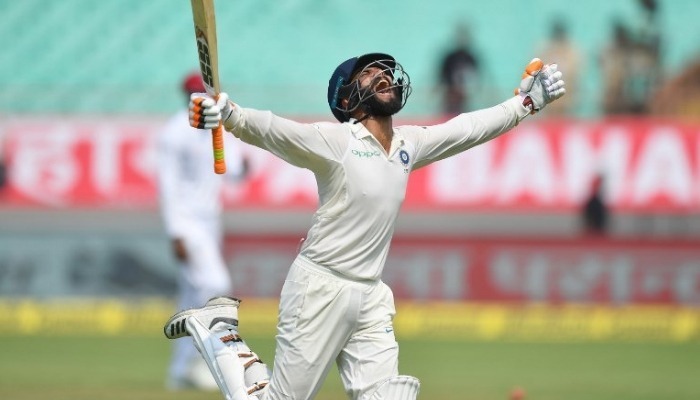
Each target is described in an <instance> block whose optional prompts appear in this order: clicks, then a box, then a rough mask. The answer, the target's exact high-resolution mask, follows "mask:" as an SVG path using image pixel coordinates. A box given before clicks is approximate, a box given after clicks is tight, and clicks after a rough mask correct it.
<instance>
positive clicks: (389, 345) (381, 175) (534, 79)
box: [165, 53, 565, 400]
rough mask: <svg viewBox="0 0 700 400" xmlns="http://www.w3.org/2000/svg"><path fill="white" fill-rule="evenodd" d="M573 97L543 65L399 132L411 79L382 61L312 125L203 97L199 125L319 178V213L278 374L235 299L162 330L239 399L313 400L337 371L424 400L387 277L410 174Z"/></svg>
mask: <svg viewBox="0 0 700 400" xmlns="http://www.w3.org/2000/svg"><path fill="white" fill-rule="evenodd" d="M564 93H565V85H564V81H563V80H562V74H561V72H560V71H558V70H557V65H556V64H549V65H547V64H544V63H543V62H542V61H540V60H539V59H533V60H532V61H531V62H530V63H529V64H528V65H527V67H526V68H525V73H524V74H523V76H522V80H521V81H520V85H519V86H518V88H517V89H516V90H515V95H514V96H513V97H511V98H509V99H507V100H505V101H504V102H502V103H500V104H497V105H495V106H493V107H491V108H486V109H482V110H478V111H474V112H470V113H465V114H461V115H458V116H456V117H454V118H453V119H451V120H449V121H447V122H445V123H442V124H438V125H433V126H394V124H393V116H394V115H395V114H396V113H398V112H399V111H400V110H401V109H402V108H403V106H404V105H405V104H406V100H407V99H408V97H409V95H410V94H411V80H410V77H409V75H408V74H407V73H406V71H405V70H404V68H403V66H402V65H401V64H400V63H398V62H397V61H396V60H395V59H394V57H392V56H390V55H388V54H382V53H371V54H365V55H362V56H359V57H353V58H350V59H348V60H346V61H344V62H343V63H341V64H340V65H339V66H338V67H337V68H336V69H335V71H334V72H333V74H332V76H331V78H330V80H329V84H328V94H327V99H328V105H329V106H330V109H331V112H332V113H333V115H334V116H335V118H336V119H337V120H338V121H339V123H331V122H319V123H312V124H302V123H298V122H294V121H291V120H288V119H284V118H281V117H278V116H276V115H275V114H273V113H271V112H270V111H259V110H254V109H250V108H243V107H241V106H239V105H237V104H234V103H233V102H231V101H230V100H229V98H228V95H227V94H226V93H221V94H220V96H219V98H218V100H214V99H213V98H211V97H209V96H207V95H206V94H201V93H199V94H198V93H195V94H193V95H192V96H191V103H190V124H191V125H192V126H193V127H197V128H204V129H211V128H213V127H215V126H217V124H219V122H220V121H221V122H222V123H223V126H224V128H225V129H226V130H227V131H229V132H231V133H232V134H233V135H234V136H235V137H237V138H239V139H240V140H242V141H243V142H245V143H249V144H251V145H253V146H257V147H260V148H262V149H265V150H267V151H269V152H271V153H272V154H275V155H276V156H278V157H280V158H281V159H283V160H285V161H287V162H289V163H290V164H292V165H295V166H298V167H301V168H307V169H309V170H311V171H312V172H313V173H314V175H315V177H316V181H317V184H318V196H319V206H318V210H317V211H316V213H315V214H314V216H313V223H312V226H311V228H310V229H309V231H308V234H307V236H306V240H305V241H304V242H303V245H302V247H301V249H300V251H299V254H298V255H297V257H296V259H295V260H294V262H293V263H292V265H291V268H290V269H289V273H288V275H287V278H286V280H285V282H284V286H283V287H282V292H281V295H280V306H279V316H278V324H277V336H276V350H275V360H274V366H273V369H272V373H271V375H268V371H267V368H266V367H265V365H264V364H262V362H261V361H260V360H259V358H258V357H257V356H256V355H255V353H254V352H252V351H251V350H250V349H249V348H248V346H247V345H246V344H245V342H244V341H243V340H242V339H241V338H240V336H239V335H238V306H239V300H237V299H233V298H227V297H218V298H214V299H212V300H210V301H209V302H208V303H206V304H205V305H204V306H203V307H202V308H199V309H191V310H185V311H182V312H180V313H178V314H175V315H174V316H173V317H171V319H170V320H169V321H168V322H167V323H166V325H165V335H166V336H167V337H168V338H171V339H175V338H179V337H183V336H187V335H190V336H192V338H193V339H194V342H195V345H196V347H197V348H198V349H199V351H200V353H201V354H202V356H203V357H204V359H205V360H206V361H207V364H208V366H209V368H210V370H211V372H212V374H213V376H214V378H215V380H216V381H217V383H218V385H219V388H220V389H221V391H222V393H223V394H224V397H225V398H226V399H229V400H246V399H264V400H267V399H274V400H283V399H295V400H305V399H312V398H314V397H315V395H316V394H317V392H318V390H319V389H320V388H321V385H322V383H323V381H324V379H325V377H326V375H327V373H328V371H329V370H330V368H331V366H332V364H333V362H335V363H336V364H337V366H338V370H339V372H340V378H341V380H342V383H343V385H344V387H345V391H346V393H347V395H348V397H349V398H351V399H355V400H380V399H391V400H414V399H416V397H417V396H418V391H419V387H420V384H419V381H418V379H416V378H414V377H410V376H405V375H400V374H399V366H398V355H399V346H398V344H397V342H396V339H395V336H394V329H393V318H394V315H395V313H396V310H395V307H394V299H393V294H392V292H391V289H390V288H389V287H388V286H387V285H386V284H384V282H382V280H381V278H382V270H383V269H384V263H385V261H386V258H387V253H388V252H389V244H390V242H391V238H392V234H393V233H394V224H395V221H396V218H397V215H398V213H399V209H400V207H401V203H402V202H403V199H404V196H405V193H406V184H407V182H408V176H409V174H410V173H411V172H412V171H415V170H417V169H419V168H422V167H425V166H426V165H429V164H431V163H433V162H436V161H439V160H442V159H443V158H446V157H449V156H452V155H455V154H457V153H460V152H462V151H465V150H468V149H470V148H471V147H474V146H476V145H479V144H481V143H485V142H487V141H489V140H492V139H494V138H496V137H498V136H500V135H502V134H504V133H505V132H507V131H509V130H510V129H511V128H513V127H514V126H516V125H517V124H518V123H519V122H520V121H522V120H523V119H524V118H526V117H527V116H528V115H531V114H534V113H537V112H539V111H541V110H542V109H544V108H545V106H547V104H549V103H551V102H552V101H555V100H556V99H558V98H560V97H561V96H563V95H564Z"/></svg>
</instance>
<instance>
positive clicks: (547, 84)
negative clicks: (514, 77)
mask: <svg viewBox="0 0 700 400" xmlns="http://www.w3.org/2000/svg"><path fill="white" fill-rule="evenodd" d="M565 93H566V88H565V82H564V81H563V80H562V73H561V71H559V70H558V69H557V64H549V65H544V63H543V62H542V60H540V59H539V58H533V59H532V61H530V63H529V64H528V65H527V67H525V72H524V73H523V79H522V81H520V86H519V87H518V88H517V89H515V94H516V95H520V96H521V97H522V98H523V105H524V106H527V107H530V109H531V110H532V111H531V113H532V114H535V113H537V112H538V111H540V110H541V109H543V108H544V107H545V106H546V105H547V104H549V103H551V102H553V101H554V100H556V99H558V98H560V97H562V96H563V95H564V94H565Z"/></svg>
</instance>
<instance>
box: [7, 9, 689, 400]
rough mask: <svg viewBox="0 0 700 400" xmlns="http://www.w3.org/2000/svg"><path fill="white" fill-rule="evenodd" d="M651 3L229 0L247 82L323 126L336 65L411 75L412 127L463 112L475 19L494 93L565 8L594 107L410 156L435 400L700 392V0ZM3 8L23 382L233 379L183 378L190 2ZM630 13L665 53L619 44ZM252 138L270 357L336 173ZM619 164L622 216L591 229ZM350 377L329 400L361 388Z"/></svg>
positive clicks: (124, 386)
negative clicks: (394, 67) (459, 34)
mask: <svg viewBox="0 0 700 400" xmlns="http://www.w3.org/2000/svg"><path fill="white" fill-rule="evenodd" d="M640 3H641V2H638V1H634V0H615V1H607V0H588V1H582V2H565V1H555V0H531V1H528V2H523V1H518V0H493V1H487V2H475V1H461V2H458V1H447V0H436V1H433V2H421V1H407V0H404V1H395V0H381V1H367V0H357V1H352V2H351V1H343V0H325V1H321V0H284V1H256V0H218V1H217V2H216V5H217V22H218V33H219V46H220V50H219V51H220V53H221V54H220V68H221V77H222V83H223V86H224V88H225V90H227V91H228V92H229V93H230V94H231V96H232V98H233V99H234V100H235V101H237V102H239V103H240V104H242V105H244V106H249V107H255V108H261V109H270V110H273V111H274V112H276V113H277V114H280V115H283V116H287V117H291V118H294V119H298V120H302V121H316V120H331V118H332V117H331V115H330V113H329V112H328V110H327V104H326V102H325V91H326V85H327V81H328V77H329V75H330V73H331V71H332V70H333V68H334V67H335V66H336V65H337V64H338V63H339V62H341V61H342V60H344V59H346V58H348V57H350V56H353V55H358V54H362V53H366V52H373V51H383V52H388V53H390V54H392V55H394V56H396V58H397V59H398V60H399V61H400V62H401V63H402V64H403V65H404V67H405V68H406V69H407V70H408V71H409V73H410V74H411V77H412V81H413V84H414V88H415V92H414V94H413V96H412V97H411V99H410V100H409V103H408V106H407V108H406V109H405V110H404V111H403V112H402V113H401V115H400V117H401V121H400V122H404V123H416V124H430V123H435V122H439V121H441V120H444V119H445V118H446V116H445V115H444V114H443V112H442V109H441V97H440V92H439V91H438V90H437V88H436V85H437V77H438V70H439V67H440V60H441V57H443V55H444V54H445V53H446V52H447V51H448V50H449V49H450V46H451V45H452V44H453V41H454V37H455V29H456V27H457V26H459V25H464V26H467V27H468V30H469V33H470V36H471V40H472V43H471V44H472V46H473V51H474V52H475V54H476V55H477V56H478V59H479V63H480V68H479V74H478V85H477V86H474V87H473V88H472V89H473V93H474V94H473V95H472V102H471V103H470V105H469V106H470V107H471V108H479V107H483V106H487V105H492V104H495V103H496V102H498V101H500V100H502V99H505V98H506V97H507V96H509V95H510V94H511V93H512V89H513V87H514V86H515V85H516V84H517V82H518V79H519V76H520V73H521V69H522V67H523V66H524V65H525V64H526V63H527V62H528V61H529V60H530V59H531V58H532V57H533V56H537V55H540V54H542V52H544V48H545V46H546V44H547V42H548V40H549V38H550V30H551V26H552V23H553V21H555V20H558V21H561V22H562V23H563V24H564V26H565V27H566V29H567V31H568V34H569V37H570V40H571V43H570V45H571V46H573V48H574V49H576V51H577V52H578V54H579V55H580V57H579V59H578V61H577V62H576V63H575V66H576V68H574V67H571V66H570V68H571V70H570V71H567V69H566V68H562V69H563V70H564V73H565V74H567V72H571V74H570V75H565V79H567V81H570V82H572V83H576V85H575V88H576V90H571V91H570V93H569V94H568V95H567V97H568V98H569V99H570V102H571V105H570V107H571V108H569V109H567V110H563V111H560V112H557V113H554V112H552V113H551V114H548V113H547V112H545V113H543V115H541V116H537V117H535V118H531V119H529V120H528V121H526V122H525V123H523V124H522V125H521V126H519V127H518V128H517V129H516V130H515V131H514V132H513V133H511V134H509V135H507V136H504V137H502V138H499V139H498V140H497V141H495V142H492V143H489V144H487V145H484V146H481V147H479V148H477V149H474V150H472V151H469V152H467V153H465V154H463V155H459V156H457V157H453V158H451V159H448V160H445V161H443V162H441V163H438V164H436V165H434V166H431V167H428V168H425V169H424V170H421V171H419V172H417V173H416V174H415V175H414V176H412V180H411V184H410V188H409V193H408V194H407V198H406V202H405V207H404V211H403V214H402V215H401V217H400V219H399V224H398V229H397V234H396V239H395V241H394V244H393V247H392V254H391V256H390V259H389V262H388V266H387V269H386V277H385V280H386V281H387V282H388V283H389V284H390V286H392V288H393V289H394V291H395V294H396V297H397V301H398V305H397V307H398V313H399V314H398V316H397V321H396V331H397V336H398V337H399V341H400V343H401V346H402V356H401V357H402V360H401V363H402V370H403V372H404V373H408V374H414V375H417V376H418V377H420V378H421V379H422V381H423V389H422V393H423V395H422V398H428V399H433V398H434V399H437V398H440V399H486V400H488V399H507V398H509V396H511V395H512V391H513V390H514V389H517V388H519V387H522V388H523V389H524V391H525V393H526V395H525V396H526V398H528V399H535V400H540V399H552V400H554V399H564V398H566V399H568V400H575V399H591V398H595V399H615V400H619V399H671V398H672V399H675V400H678V399H697V398H700V383H698V380H697V375H698V371H700V309H699V308H698V306H699V305H700V96H699V95H698V93H700V73H699V72H698V71H699V70H700V68H699V67H698V65H699V64H698V63H700V47H698V46H699V45H698V43H700V41H699V40H700V26H699V25H698V24H697V19H698V17H700V2H698V1H696V0H666V1H663V0H662V1H659V2H658V10H657V12H656V14H655V16H654V18H653V19H649V16H648V15H645V14H644V12H643V11H642V9H641V7H640ZM0 21H1V22H2V23H0V37H2V38H3V48H2V51H0V87H1V88H2V90H0V161H1V162H0V166H1V167H2V168H0V171H1V172H2V173H1V174H0V183H1V185H0V354H2V356H1V357H0V398H3V399H34V398H52V399H64V398H65V399H72V400H75V399H94V398H102V399H111V398H114V399H117V398H119V399H123V398H126V397H133V398H143V399H165V398H168V399H172V398H175V399H204V398H211V399H214V398H219V396H218V395H216V394H212V395H209V394H200V393H169V392H167V391H166V390H165V389H164V385H163V384H164V379H165V369H166V365H167V361H168V356H169V347H168V346H169V343H167V342H166V340H165V339H164V338H162V337H161V336H160V335H161V333H160V332H161V324H162V322H163V321H164V320H165V319H166V318H167V316H168V315H169V314H170V312H171V311H173V310H174V296H175V287H176V271H175V265H174V262H173V260H172V259H171V256H170V252H169V247H168V240H167V238H166V237H165V235H164V232H163V228H162V224H161V221H160V216H159V212H158V208H157V198H156V191H155V186H154V182H155V169H156V168H157V165H156V163H155V154H157V151H158V149H157V148H156V147H155V145H154V141H153V138H154V133H155V132H156V130H157V129H158V128H159V127H160V125H161V124H162V123H163V122H165V120H166V119H167V117H168V116H169V115H170V114H171V113H173V112H175V111H177V110H178V109H179V108H181V107H182V106H184V104H183V100H182V96H181V94H180V92H179V90H180V89H179V88H180V83H181V80H182V78H183V76H184V75H185V74H186V73H188V72H190V71H192V70H194V69H196V68H197V63H196V60H197V57H196V53H195V46H194V40H193V35H192V22H191V14H190V8H189V2H188V1H185V0H180V1H175V0H150V1H135V0H103V1H88V0H61V1H51V0H23V1H9V0H0ZM616 25H620V26H624V27H626V29H627V30H626V32H627V34H628V42H627V43H628V45H629V43H636V44H632V45H629V46H632V47H633V48H634V49H637V50H638V49H639V48H641V47H642V45H643V44H644V40H643V38H644V37H645V35H647V36H646V37H649V35H651V36H652V37H656V38H658V39H659V43H660V47H659V51H658V53H655V54H654V57H652V59H651V61H650V60H649V59H644V57H643V56H642V57H640V56H639V53H634V49H633V50H630V53H629V54H632V55H631V56H630V58H624V57H622V56H621V55H622V54H623V53H624V54H628V53H627V52H626V51H627V50H629V48H627V49H626V50H625V49H622V48H613V50H612V51H611V50H610V49H611V47H610V46H611V43H612V38H613V34H614V27H615V26H616ZM649 32H651V33H649ZM635 46H637V47H635ZM623 50H624V51H623ZM635 54H636V55H635ZM613 56H620V57H613ZM612 58H615V62H616V63H619V64H616V65H612V66H611V65H610V62H611V59H612ZM640 58H641V61H640ZM555 61H558V60H555ZM561 62H562V64H563V65H566V64H565V62H564V61H563V60H562V61H561ZM615 68H617V69H615ZM611 70H612V71H617V72H618V74H617V75H615V74H614V73H612V72H611ZM620 71H622V73H621V74H620ZM630 77H632V78H634V79H630ZM635 79H636V80H635ZM629 80H631V82H630V81H629ZM640 82H641V84H640ZM615 85H618V86H623V87H625V88H626V89H624V90H622V91H621V93H622V95H621V96H622V97H620V98H619V99H618V98H615V99H616V100H618V101H615V104H616V105H621V104H622V103H624V102H625V101H627V100H629V101H630V102H631V103H633V104H631V105H630V106H629V107H628V108H615V107H611V105H610V100H611V99H613V97H611V96H613V95H612V94H611V93H613V91H614V90H613V88H612V87H613V86H615ZM625 95H627V96H628V97H633V98H632V99H629V98H625V97H624V96H625ZM606 100H607V101H606ZM635 102H636V103H635ZM246 155H247V157H248V158H249V160H250V162H251V174H250V176H249V177H248V179H246V180H245V181H243V182H238V183H235V184H231V185H230V187H228V188H227V191H226V196H225V197H226V199H225V200H226V204H227V212H226V216H225V228H226V232H227V236H226V245H225V251H226V258H227V261H228V263H229V266H230V268H231V270H232V273H233V280H234V287H235V290H234V291H235V293H236V295H237V296H241V297H243V298H244V299H245V302H244V305H243V308H242V310H241V313H242V316H241V320H242V333H243V335H244V336H245V337H247V338H249V340H250V341H251V342H253V344H254V345H256V346H257V347H258V348H257V349H256V350H258V349H259V352H260V353H261V354H262V355H263V356H264V357H265V358H267V359H268V360H270V359H272V357H271V355H272V353H273V348H272V346H273V335H274V324H275V319H276V298H277V296H278V292H279V289H280V287H281V283H282V279H283V277H284V275H285V273H286V270H287V268H288V265H289V263H290V262H291V260H292V258H293V256H294V252H295V249H296V247H297V244H298V241H299V238H301V237H303V236H304V234H305V230H306V229H307V228H308V225H309V223H310V220H311V214H312V212H313V210H314V205H315V201H316V194H315V189H314V182H313V177H312V176H311V175H310V174H309V173H308V171H303V170H297V169H294V168H292V167H289V166H287V165H285V164H284V163H283V162H281V161H279V160H276V159H274V158H272V157H270V156H268V155H267V154H264V153H261V152H259V151H256V150H254V149H250V148H246ZM598 175H602V176H603V177H604V179H603V181H602V189H603V200H604V203H605V205H606V207H607V209H608V210H609V212H610V215H611V219H610V221H609V225H608V228H607V229H606V230H605V231H604V232H602V233H598V234H591V233H590V232H588V231H587V230H586V229H584V228H583V221H582V210H583V206H584V204H585V202H586V200H587V199H588V196H589V194H590V187H591V185H592V182H594V181H595V180H596V176H598ZM331 375H332V376H331V378H330V379H329V381H328V383H327V384H326V386H324V390H323V392H322V394H321V396H320V397H319V398H322V399H341V398H344V397H343V395H342V389H341V387H340V383H339V381H338V379H337V377H335V376H333V374H331ZM516 397H517V396H516Z"/></svg>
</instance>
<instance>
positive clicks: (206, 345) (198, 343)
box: [185, 316, 249, 400]
mask: <svg viewBox="0 0 700 400" xmlns="http://www.w3.org/2000/svg"><path fill="white" fill-rule="evenodd" d="M186 321H187V322H186V323H185V324H186V326H187V331H188V332H189V333H190V335H192V338H193V339H194V344H195V347H196V348H197V350H199V352H200V353H201V354H202V357H203V358H204V360H205V361H206V362H207V366H208V367H209V370H210V371H211V373H212V375H213V376H214V380H215V381H216V384H217V385H218V386H219V389H220V390H221V393H223V395H224V397H225V398H226V400H248V399H249V398H248V393H247V390H246V387H245V380H244V378H243V365H242V364H241V362H240V361H239V360H238V355H237V354H236V353H234V351H233V350H232V349H230V348H228V347H227V346H226V345H225V344H224V343H222V342H221V340H220V339H219V338H218V337H216V336H215V335H212V333H211V332H210V331H209V329H207V328H206V327H205V326H204V325H203V324H202V323H201V322H200V321H199V320H198V319H197V318H196V317H194V316H190V317H188V318H187V320H186Z"/></svg>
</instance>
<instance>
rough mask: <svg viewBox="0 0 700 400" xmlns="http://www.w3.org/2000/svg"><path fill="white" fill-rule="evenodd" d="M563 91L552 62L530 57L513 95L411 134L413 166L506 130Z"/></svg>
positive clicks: (474, 144) (492, 137)
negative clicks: (414, 144) (413, 154)
mask: <svg viewBox="0 0 700 400" xmlns="http://www.w3.org/2000/svg"><path fill="white" fill-rule="evenodd" d="M564 93H566V89H565V83H564V81H563V80H562V73H561V72H560V71H558V70H557V66H556V64H552V65H544V63H543V62H542V61H541V60H540V59H538V58H535V59H533V60H532V61H530V63H529V64H528V65H527V67H526V68H525V72H524V73H523V76H522V81H521V82H520V85H519V86H518V88H517V89H516V90H515V96H513V97H511V98H510V99H508V100H506V101H504V102H502V103H501V104H498V105H496V106H494V107H490V108H485V109H482V110H477V111H472V112H469V113H464V114H460V115H458V116H456V117H454V118H452V119H450V120H449V121H447V122H445V123H442V124H438V125H433V126H427V127H424V129H422V130H419V131H417V132H419V133H420V134H418V135H416V137H415V138H414V142H415V143H416V144H417V149H416V157H415V163H414V164H413V169H418V168H421V167H424V166H426V165H429V164H431V163H433V162H435V161H438V160H442V159H444V158H447V157H450V156H452V155H455V154H457V153H460V152H462V151H465V150H467V149H469V148H471V147H474V146H477V145H479V144H481V143H485V142H487V141H489V140H492V139H494V138H496V137H498V136H500V135H502V134H504V133H505V132H508V131H509V130H511V129H512V128H513V127H515V126H516V125H517V124H518V123H520V121H522V120H523V119H525V118H526V117H527V116H528V115H530V114H534V113H536V112H538V111H540V110H542V109H543V108H544V107H545V106H546V105H547V104H549V103H551V102H552V101H554V100H556V99H558V98H560V97H561V96H563V95H564ZM408 131H409V132H410V131H412V130H410V129H409V130H408ZM406 134H410V133H408V132H407V133H406Z"/></svg>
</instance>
